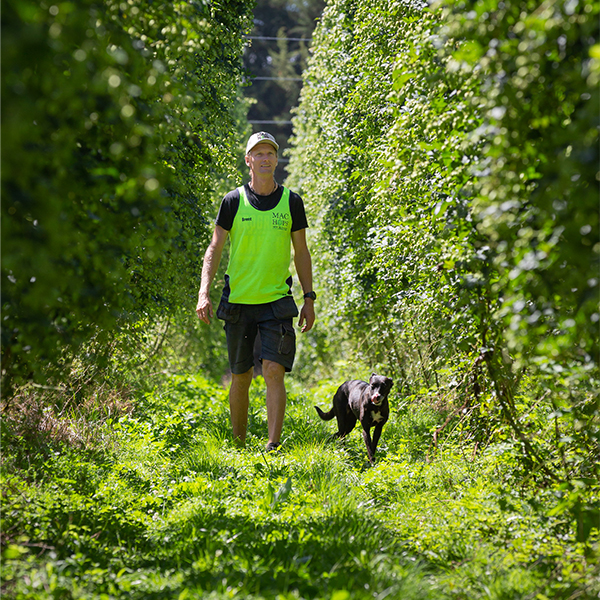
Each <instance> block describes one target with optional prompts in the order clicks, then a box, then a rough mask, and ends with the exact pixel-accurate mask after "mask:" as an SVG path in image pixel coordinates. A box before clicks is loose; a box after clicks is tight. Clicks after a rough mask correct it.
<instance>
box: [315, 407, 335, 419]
mask: <svg viewBox="0 0 600 600" xmlns="http://www.w3.org/2000/svg"><path fill="white" fill-rule="evenodd" d="M315 410H316V411H317V413H318V415H319V416H320V417H321V419H323V421H331V419H333V417H335V411H334V409H333V408H332V409H331V410H330V411H328V412H326V413H324V412H323V411H322V410H321V409H320V408H319V407H318V406H315Z"/></svg>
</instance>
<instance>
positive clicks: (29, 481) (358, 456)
mask: <svg viewBox="0 0 600 600" xmlns="http://www.w3.org/2000/svg"><path fill="white" fill-rule="evenodd" d="M263 385H264V384H263V382H262V380H260V379H258V380H256V381H255V382H254V383H253V387H252V390H251V408H250V424H249V435H248V442H247V447H246V448H245V449H238V448H236V447H234V445H233V444H232V442H231V436H230V433H229V420H228V405H227V394H226V392H225V391H224V390H223V389H222V388H220V387H217V386H215V385H213V384H211V383H209V382H207V381H206V380H204V379H202V378H200V377H193V376H190V377H173V378H170V379H169V380H168V382H166V383H165V385H164V386H162V387H161V389H160V390H159V391H156V392H155V393H154V394H149V395H147V396H146V397H145V398H144V399H143V400H142V401H141V402H140V404H139V407H138V409H136V411H135V412H134V413H133V415H130V416H128V417H122V418H120V419H119V420H118V421H116V422H112V423H111V422H109V423H105V424H103V425H102V426H101V427H99V428H98V430H97V431H96V432H95V434H94V443H93V444H89V443H88V445H87V448H86V449H85V450H75V449H73V448H69V447H68V446H66V445H64V444H63V445H57V444H54V445H48V444H46V445H37V446H35V445H32V444H31V441H28V440H26V439H25V438H23V437H19V436H17V435H16V434H15V432H14V431H12V430H11V429H10V427H9V425H4V426H3V427H4V429H3V462H2V509H3V510H2V531H3V564H2V591H3V594H2V598H5V597H6V598H33V599H42V598H43V599H46V598H48V599H50V598H90V599H104V598H106V599H112V598H128V599H140V600H142V599H143V600H148V599H154V598H156V599H158V598H174V599H178V600H183V599H184V598H215V599H221V598H244V599H246V598H247V599H260V598H265V599H266V598H268V599H278V600H284V599H300V598H305V599H309V598H310V599H324V600H345V599H354V598H356V599H362V598H377V599H383V598H391V599H402V600H410V599H418V600H422V599H429V598H431V599H435V600H438V599H445V598H459V599H465V600H467V599H469V600H472V599H478V598H492V599H498V600H500V599H509V598H510V599H512V598H522V599H532V600H533V599H537V600H544V599H546V598H552V599H554V598H565V599H566V598H586V597H590V598H592V597H597V594H598V592H599V591H600V585H599V583H598V571H597V566H596V565H595V561H596V559H595V558H594V557H593V556H590V554H589V549H588V552H587V555H586V552H585V551H584V548H582V547H581V546H580V545H578V544H576V543H575V542H574V540H573V539H572V536H571V535H570V534H569V529H568V527H567V526H566V525H565V524H564V523H562V522H561V521H560V519H559V517H554V518H551V517H548V516H547V514H545V513H544V511H543V510H542V511H541V510H540V508H539V503H540V502H542V503H543V498H542V497H540V496H539V495H534V496H532V498H533V497H535V498H536V500H535V501H533V500H532V499H530V500H524V499H523V497H524V496H523V494H522V493H521V494H519V495H517V494H516V493H511V490H510V486H507V485H506V483H505V484H504V485H503V487H502V488H501V487H500V483H501V482H502V481H504V482H506V481H507V477H508V475H507V473H509V472H510V468H511V460H512V458H511V451H510V448H508V447H504V446H496V447H492V446H490V447H488V449H487V450H486V451H485V452H484V453H483V454H478V455H476V456H473V455H472V453H471V452H470V451H467V450H466V449H465V446H464V445H461V446H459V445H458V444H456V445H455V447H453V446H451V445H450V444H448V445H447V447H443V446H442V447H441V448H440V449H439V450H438V452H437V453H436V454H435V456H434V457H433V458H432V459H431V460H430V461H426V460H425V454H426V452H427V450H428V447H429V442H430V439H431V431H432V428H433V427H435V419H436V415H435V413H434V412H433V411H432V410H431V409H427V408H426V407H424V406H421V407H412V408H407V407H404V408H403V409H402V410H398V409H397V407H393V408H392V416H391V418H390V422H389V423H388V425H387V426H386V428H385V429H384V434H383V437H382V442H381V443H380V451H378V460H377V463H376V465H375V466H374V467H373V468H371V467H368V466H367V465H366V452H365V448H364V443H363V441H362V436H361V435H360V432H359V431H358V429H357V430H356V431H354V432H353V433H352V435H351V436H350V437H349V438H348V439H347V440H346V441H344V442H342V443H339V442H329V441H328V439H329V436H330V434H331V433H332V432H333V430H334V427H335V425H334V423H323V422H321V421H320V420H319V419H318V417H317V415H316V413H315V411H314V409H313V408H312V407H313V405H314V404H320V405H321V406H327V405H328V404H329V403H330V398H331V395H332V392H333V391H334V389H335V387H336V386H335V385H329V384H328V385H323V386H321V387H320V388H318V389H315V390H312V391H310V392H305V391H302V390H300V389H299V390H296V389H295V387H296V386H295V385H294V384H293V382H291V392H290V398H289V401H288V409H287V415H286V422H285V426H284V444H283V449H282V451H280V452H277V453H271V454H269V455H265V454H264V452H263V449H264V445H265V443H266V410H265V407H264V389H263ZM536 502H537V503H538V504H537V505H536ZM567 525H568V524H567Z"/></svg>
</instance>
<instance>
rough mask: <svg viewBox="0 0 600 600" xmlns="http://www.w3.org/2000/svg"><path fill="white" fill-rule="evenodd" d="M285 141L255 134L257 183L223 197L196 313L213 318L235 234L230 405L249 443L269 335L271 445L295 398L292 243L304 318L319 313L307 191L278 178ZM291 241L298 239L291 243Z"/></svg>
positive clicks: (251, 149)
mask: <svg viewBox="0 0 600 600" xmlns="http://www.w3.org/2000/svg"><path fill="white" fill-rule="evenodd" d="M278 150H279V145H278V144H277V142H276V141H275V138H273V136H272V135H270V134H269V133H265V132H263V131H261V132H259V133H255V134H253V135H252V136H250V139H249V140H248V143H247V145H246V158H245V160H246V164H247V165H248V167H249V169H250V183H248V184H246V185H243V186H242V187H240V188H237V189H236V190H234V191H232V192H229V193H228V194H226V196H225V197H224V198H223V201H222V203H221V208H220V210H219V214H218V215H217V221H216V225H215V230H214V233H213V237H212V241H211V243H210V245H209V246H208V248H207V250H206V254H205V255H204V264H203V267H202V281H201V285H200V291H199V293H198V305H197V307H196V313H197V314H198V317H199V318H200V320H202V321H203V322H204V323H209V317H212V316H213V306H212V303H211V301H210V297H209V291H210V286H211V284H212V281H213V279H214V276H215V273H216V271H217V268H218V266H219V262H220V260H221V253H222V250H223V246H224V245H225V240H226V239H227V236H228V235H229V237H230V241H231V248H230V256H229V265H228V267H227V273H226V274H225V287H224V289H223V295H222V297H221V302H220V304H219V307H218V309H217V317H218V318H220V319H223V320H224V321H225V332H226V336H227V351H228V354H229V365H230V368H231V372H232V381H231V387H230V389H229V409H230V413H231V425H232V429H233V438H234V440H235V441H236V442H237V443H238V444H240V445H241V446H243V445H244V443H245V440H246V428H247V424H248V404H249V395H248V390H249V388H250V384H251V382H252V371H253V365H254V352H253V350H254V340H255V338H256V335H257V332H260V339H261V345H262V349H261V361H262V371H263V377H264V378H265V383H266V386H267V399H266V403H267V420H268V429H269V443H268V444H267V450H268V451H271V450H276V449H277V447H278V446H279V444H280V438H281V430H282V428H283V418H284V415H285V405H286V400H287V395H286V390H285V383H284V376H285V373H286V372H289V371H291V370H292V365H293V362H294V355H295V351H296V333H295V331H294V326H293V324H292V319H293V318H294V317H296V316H297V315H298V309H297V307H296V304H295V302H294V299H293V297H292V292H291V286H292V277H291V276H290V273H289V263H290V246H291V245H293V247H294V264H295V266H296V272H297V273H298V278H299V280H300V285H301V286H302V290H303V292H304V305H303V306H302V310H301V311H300V319H299V322H298V325H299V326H300V327H301V328H302V332H303V333H304V332H306V331H309V330H310V329H311V328H312V326H313V324H314V321H315V311H314V300H315V299H316V294H315V293H314V291H313V289H312V263H311V258H310V253H309V251H308V247H307V245H306V228H307V227H308V224H307V221H306V214H305V211H304V204H303V202H302V199H301V198H300V196H298V195H297V194H295V193H293V192H290V190H288V189H287V188H284V187H283V186H281V185H279V184H278V183H277V182H276V181H275V178H274V173H275V168H276V167H277V162H278V159H277V151H278ZM290 242H291V244H290Z"/></svg>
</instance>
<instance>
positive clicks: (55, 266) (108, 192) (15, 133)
mask: <svg viewBox="0 0 600 600" xmlns="http://www.w3.org/2000/svg"><path fill="white" fill-rule="evenodd" d="M249 8H250V7H249V5H247V3H245V2H242V1H241V0H226V1H224V2H218V3H208V2H202V1H198V2H196V1H194V2H153V1H152V0H135V1H133V0H129V2H118V1H114V0H111V1H107V2H102V3H98V2H95V1H93V0H84V1H82V2H77V3H72V2H56V3H52V2H39V1H33V0H27V1H22V0H19V1H9V2H7V3H5V6H4V8H3V15H2V54H3V73H2V147H3V152H2V319H3V321H2V325H3V326H2V370H3V385H4V392H5V394H6V392H9V390H10V387H11V385H13V383H18V382H19V381H23V380H26V379H29V378H31V377H33V378H34V379H37V380H38V381H40V380H41V381H42V382H44V381H45V380H46V377H47V376H48V374H49V367H50V368H52V369H54V368H55V367H60V366H61V364H62V365H63V366H64V365H68V364H69V362H70V359H71V358H72V354H71V352H72V351H73V350H74V349H77V348H80V347H81V345H82V344H85V350H86V353H87V355H88V356H89V355H93V356H94V357H95V359H98V358H101V357H102V356H105V355H106V354H107V353H108V352H109V351H110V350H111V348H114V346H115V344H117V343H118V344H122V343H123V342H127V340H129V341H132V340H134V341H135V344H138V343H139V341H140V340H139V336H138V337H136V336H135V335H134V336H131V335H126V336H123V335H122V334H123V332H124V331H126V330H127V328H128V327H129V326H130V325H131V324H132V323H135V324H137V326H138V327H141V329H142V330H143V329H144V328H147V327H152V325H153V324H154V323H155V322H156V320H157V319H158V318H160V316H161V315H162V314H164V312H165V310H167V309H168V311H169V312H170V313H174V312H176V310H177V309H178V308H182V307H185V309H186V310H188V311H192V312H193V297H194V295H195V292H196V290H197V286H198V279H199V270H200V267H199V262H200V260H201V252H202V250H203V247H204V246H205V245H206V242H207V234H208V230H209V227H207V218H206V212H207V207H211V204H212V202H213V201H214V200H215V198H216V197H218V196H220V194H221V192H222V190H221V189H218V188H220V187H222V186H223V185H224V183H223V180H224V178H225V177H227V176H229V177H231V176H234V175H235V172H234V170H233V167H234V166H235V159H234V156H235V151H236V150H237V148H236V145H237V144H239V143H240V141H239V139H238V138H239V136H238V135H237V130H238V129H239V127H240V125H239V123H240V122H241V114H238V113H240V105H239V103H237V102H236V98H237V96H238V89H237V86H238V82H239V80H240V76H241V53H242V33H243V31H244V30H247V29H248V26H249V18H250V10H249ZM217 189H218V193H216V191H217ZM211 209H212V207H211Z"/></svg>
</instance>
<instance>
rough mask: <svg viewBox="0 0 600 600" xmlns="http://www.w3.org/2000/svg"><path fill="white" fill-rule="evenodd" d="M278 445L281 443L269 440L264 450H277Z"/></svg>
mask: <svg viewBox="0 0 600 600" xmlns="http://www.w3.org/2000/svg"><path fill="white" fill-rule="evenodd" d="M280 446H281V444H278V443H277V442H269V443H268V444H267V447H266V451H267V452H277V450H279V447H280Z"/></svg>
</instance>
